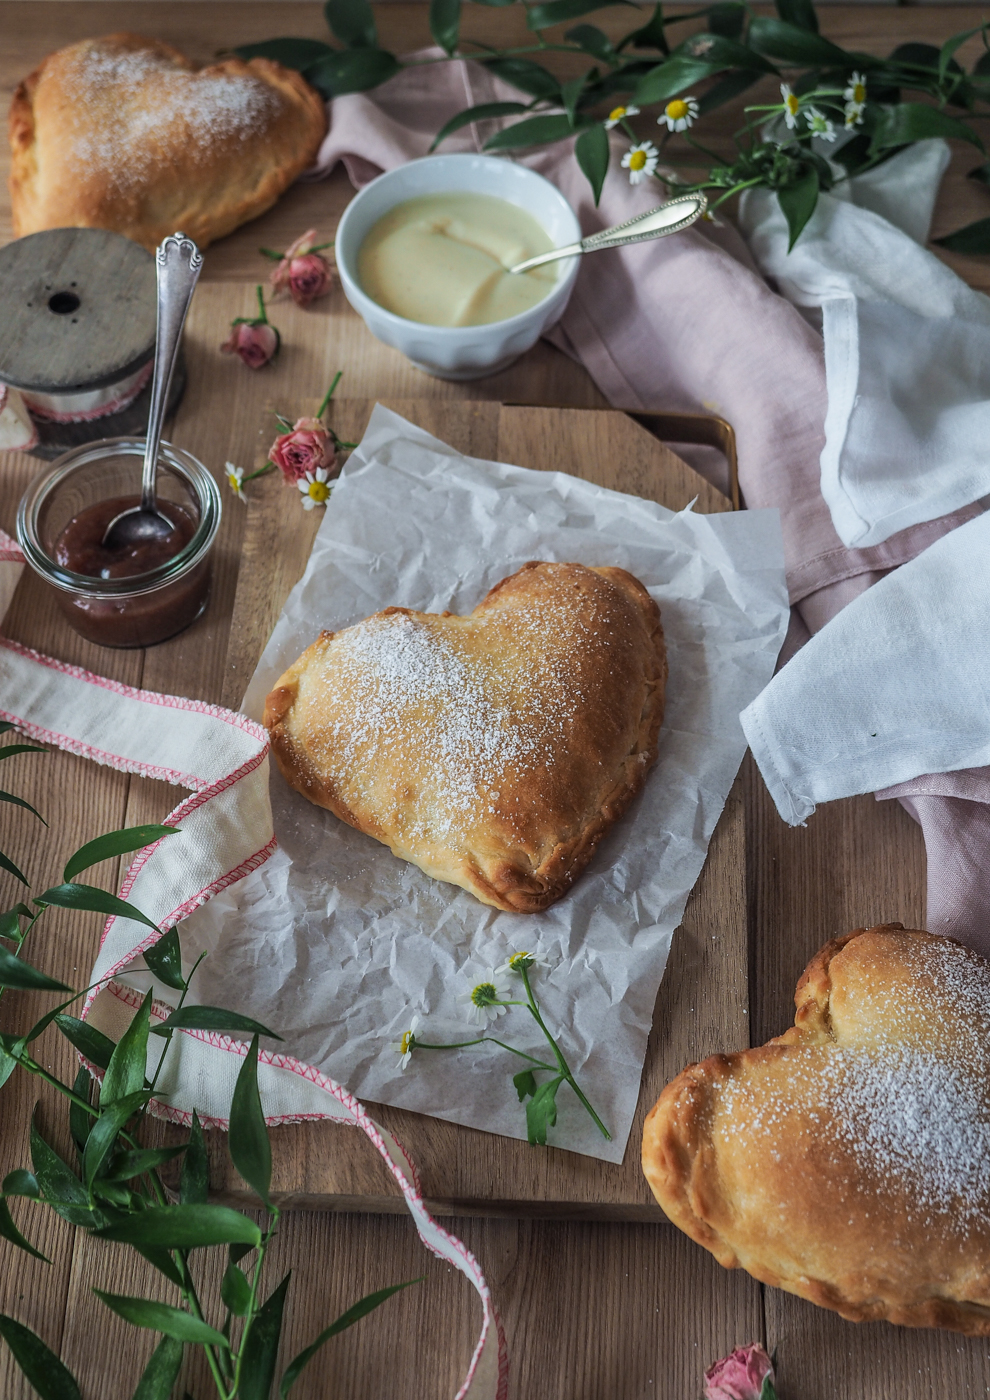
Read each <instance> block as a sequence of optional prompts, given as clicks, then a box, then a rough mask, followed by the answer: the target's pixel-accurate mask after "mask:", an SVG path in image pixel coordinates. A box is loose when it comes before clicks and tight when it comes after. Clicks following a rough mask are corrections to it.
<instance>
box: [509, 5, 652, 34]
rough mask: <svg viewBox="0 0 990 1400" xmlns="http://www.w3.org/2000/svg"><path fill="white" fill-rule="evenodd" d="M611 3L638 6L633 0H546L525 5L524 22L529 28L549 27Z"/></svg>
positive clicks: (587, 13) (564, 22) (577, 17)
mask: <svg viewBox="0 0 990 1400" xmlns="http://www.w3.org/2000/svg"><path fill="white" fill-rule="evenodd" d="M611 5H632V6H633V8H634V9H636V8H638V7H637V6H636V5H634V4H633V0H547V3H546V4H543V5H529V6H528V7H527V9H526V24H527V26H528V27H529V28H530V29H536V30H540V29H550V28H551V26H552V25H555V24H566V23H567V21H568V20H569V19H580V17H581V16H582V15H589V14H591V12H592V10H603V9H607V8H608V7H609V6H611Z"/></svg>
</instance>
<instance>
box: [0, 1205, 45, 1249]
mask: <svg viewBox="0 0 990 1400" xmlns="http://www.w3.org/2000/svg"><path fill="white" fill-rule="evenodd" d="M0 1235H2V1236H3V1237H4V1239H5V1240H9V1241H10V1243H11V1244H15V1245H16V1246H17V1248H18V1249H23V1250H24V1252H25V1254H32V1255H34V1257H35V1259H40V1260H42V1262H43V1263H45V1264H50V1263H51V1262H52V1261H51V1260H50V1259H49V1258H48V1256H47V1254H42V1252H41V1250H40V1249H35V1247H34V1245H33V1244H32V1243H31V1241H30V1240H28V1239H25V1238H24V1236H23V1235H22V1234H21V1232H20V1230H18V1228H17V1226H16V1225H15V1224H14V1217H13V1216H12V1215H11V1213H10V1207H9V1206H8V1205H7V1202H6V1201H4V1200H0Z"/></svg>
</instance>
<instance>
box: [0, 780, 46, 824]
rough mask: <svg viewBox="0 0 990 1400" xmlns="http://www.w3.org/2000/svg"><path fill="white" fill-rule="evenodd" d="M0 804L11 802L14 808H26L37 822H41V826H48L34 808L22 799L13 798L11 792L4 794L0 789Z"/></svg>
mask: <svg viewBox="0 0 990 1400" xmlns="http://www.w3.org/2000/svg"><path fill="white" fill-rule="evenodd" d="M0 802H13V804H14V806H15V807H26V808H27V810H28V811H29V812H33V813H34V815H35V816H36V817H37V818H38V820H39V822H41V825H42V826H47V825H48V823H47V822H46V821H45V819H44V817H43V816H42V815H41V813H40V812H39V811H38V809H37V808H36V807H32V806H31V804H30V802H25V801H24V798H23V797H15V796H14V794H13V793H12V792H4V791H3V790H2V789H0Z"/></svg>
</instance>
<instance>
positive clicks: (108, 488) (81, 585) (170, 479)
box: [17, 437, 221, 647]
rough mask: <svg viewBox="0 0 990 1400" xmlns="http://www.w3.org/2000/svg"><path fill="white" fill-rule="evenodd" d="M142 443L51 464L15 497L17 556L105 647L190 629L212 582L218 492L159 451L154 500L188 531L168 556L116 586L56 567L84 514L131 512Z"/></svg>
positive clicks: (84, 632) (181, 460)
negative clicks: (178, 513)
mask: <svg viewBox="0 0 990 1400" xmlns="http://www.w3.org/2000/svg"><path fill="white" fill-rule="evenodd" d="M143 459H144V438H126V437H121V438H103V439H101V440H100V441H98V442H90V443H86V444H85V445H84V446H82V447H76V448H73V449H72V451H70V452H66V453H64V454H63V456H61V457H59V458H58V460H57V461H56V462H54V463H53V464H52V466H51V467H50V468H49V469H48V471H46V472H43V473H42V474H41V476H39V477H38V478H37V479H36V480H35V481H34V482H32V484H31V486H30V487H29V488H28V490H27V491H26V492H25V494H24V497H23V499H22V500H21V503H20V506H19V507H18V511H17V538H18V541H19V542H20V546H21V549H22V550H23V551H24V557H25V558H26V560H27V562H28V563H29V564H30V565H31V567H32V569H34V571H35V573H37V574H39V575H40V576H41V578H43V579H44V580H45V582H46V583H48V584H50V585H51V586H52V588H53V589H54V590H55V594H56V599H57V601H58V605H59V607H60V608H61V610H62V612H63V613H64V614H65V616H66V618H67V619H68V621H69V623H70V624H71V626H72V627H73V628H74V629H75V630H76V631H77V632H78V633H79V634H80V635H81V636H83V637H85V638H87V640H88V641H91V642H96V643H97V644H98V645H100V646H105V647H147V646H153V645H154V644H155V643H156V642H164V641H166V640H167V639H168V638H169V637H174V636H175V635H176V634H177V633H179V632H181V631H183V629H184V628H186V627H188V626H189V624H190V623H191V622H194V621H195V620H196V618H197V617H199V615H200V614H201V613H202V611H203V609H204V608H205V607H206V604H207V602H208V601H209V596H210V583H211V576H212V567H213V564H212V558H211V554H210V551H211V548H212V545H213V541H214V539H215V538H216V533H217V529H218V528H219V525H220V514H221V503H220V491H219V489H218V487H217V484H216V482H215V481H214V479H213V477H212V476H211V475H210V473H209V472H208V471H207V470H206V468H205V467H204V466H203V465H202V463H201V462H198V461H197V460H196V458H195V457H193V456H191V455H190V454H189V453H188V452H184V451H183V450H182V449H181V448H178V447H172V446H171V445H170V444H169V443H167V442H163V443H162V444H161V448H160V451H159V457H158V487H157V490H158V499H159V502H160V504H162V505H163V506H164V507H165V513H166V514H167V507H168V504H169V503H170V502H172V503H174V504H175V505H177V506H179V507H180V508H181V510H182V511H183V512H184V514H185V517H187V518H189V517H191V519H192V522H193V527H194V528H193V531H192V536H191V538H189V539H188V540H187V541H186V542H185V543H184V544H182V546H181V548H179V549H178V552H177V553H176V554H174V555H173V556H172V557H171V558H169V559H167V560H165V562H163V563H159V564H157V565H156V566H155V567H153V568H150V569H148V571H147V572H144V573H137V574H130V575H129V576H125V577H109V578H106V577H95V576H93V575H91V574H88V573H76V572H75V571H73V570H72V569H70V568H68V567H67V566H65V565H64V564H60V563H58V562H57V560H56V546H57V544H58V542H59V537H60V536H61V535H62V533H63V531H64V530H65V529H66V526H68V525H69V524H70V522H72V521H74V520H76V518H77V517H78V516H79V515H80V514H81V513H82V512H84V511H86V510H88V509H89V508H90V507H93V506H96V505H98V504H99V503H101V502H110V501H115V502H118V503H119V508H120V509H126V508H127V506H128V505H137V504H139V503H140V482H141V464H142V461H143Z"/></svg>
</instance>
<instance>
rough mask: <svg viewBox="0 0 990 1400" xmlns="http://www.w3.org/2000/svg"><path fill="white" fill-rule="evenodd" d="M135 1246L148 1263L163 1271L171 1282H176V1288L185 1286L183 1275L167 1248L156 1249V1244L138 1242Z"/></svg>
mask: <svg viewBox="0 0 990 1400" xmlns="http://www.w3.org/2000/svg"><path fill="white" fill-rule="evenodd" d="M133 1248H134V1249H135V1250H136V1251H137V1253H138V1254H140V1256H141V1258H142V1259H147V1261H148V1263H149V1264H151V1265H152V1266H153V1267H154V1268H156V1269H158V1271H159V1272H160V1273H163V1274H164V1275H165V1277H166V1278H167V1279H168V1281H169V1282H170V1283H174V1284H175V1286H176V1288H183V1287H184V1286H185V1285H184V1283H183V1279H182V1275H181V1274H180V1273H179V1270H178V1268H177V1266H176V1264H175V1261H174V1259H173V1258H172V1256H171V1254H169V1252H168V1250H166V1249H156V1248H155V1247H154V1246H149V1245H141V1244H136V1245H134V1246H133Z"/></svg>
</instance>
